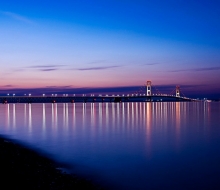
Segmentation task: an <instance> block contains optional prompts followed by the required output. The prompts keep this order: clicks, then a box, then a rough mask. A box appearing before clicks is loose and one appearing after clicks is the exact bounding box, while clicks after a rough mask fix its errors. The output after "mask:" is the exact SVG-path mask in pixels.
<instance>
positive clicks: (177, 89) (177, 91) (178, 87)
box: [176, 86, 180, 97]
mask: <svg viewBox="0 0 220 190" xmlns="http://www.w3.org/2000/svg"><path fill="white" fill-rule="evenodd" d="M176 97H180V86H176Z"/></svg>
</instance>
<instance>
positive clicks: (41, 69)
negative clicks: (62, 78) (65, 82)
mask: <svg viewBox="0 0 220 190" xmlns="http://www.w3.org/2000/svg"><path fill="white" fill-rule="evenodd" d="M56 70H58V69H40V71H56Z"/></svg>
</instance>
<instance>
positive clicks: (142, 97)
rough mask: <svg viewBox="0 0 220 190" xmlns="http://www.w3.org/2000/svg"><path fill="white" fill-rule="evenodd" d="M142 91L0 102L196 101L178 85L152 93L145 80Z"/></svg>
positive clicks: (28, 97) (29, 97) (26, 97)
mask: <svg viewBox="0 0 220 190" xmlns="http://www.w3.org/2000/svg"><path fill="white" fill-rule="evenodd" d="M144 88H145V89H144V91H145V92H144V93H140V92H141V91H139V92H134V93H130V94H105V95H103V94H90V95H88V94H82V95H75V94H73V95H68V94H63V95H57V94H52V95H49V96H48V95H45V94H43V95H42V96H32V95H31V94H28V95H24V96H15V94H13V95H12V96H10V95H9V94H8V95H7V96H0V102H2V103H4V104H6V103H69V102H71V103H75V102H84V103H86V102H175V101H188V102H191V101H198V100H196V99H192V98H187V97H185V96H181V94H180V87H179V86H176V89H175V94H162V93H156V94H153V93H152V85H151V81H147V83H146V85H145V87H144Z"/></svg>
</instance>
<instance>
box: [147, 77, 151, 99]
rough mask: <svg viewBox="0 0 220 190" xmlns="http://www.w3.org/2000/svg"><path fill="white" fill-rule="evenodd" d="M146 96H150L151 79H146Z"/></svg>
mask: <svg viewBox="0 0 220 190" xmlns="http://www.w3.org/2000/svg"><path fill="white" fill-rule="evenodd" d="M147 96H151V81H147Z"/></svg>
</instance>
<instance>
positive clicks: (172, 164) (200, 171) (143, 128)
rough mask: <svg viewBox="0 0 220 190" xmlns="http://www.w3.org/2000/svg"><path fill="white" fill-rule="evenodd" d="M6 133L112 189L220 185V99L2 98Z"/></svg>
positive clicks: (1, 124)
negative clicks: (42, 101) (56, 101)
mask: <svg viewBox="0 0 220 190" xmlns="http://www.w3.org/2000/svg"><path fill="white" fill-rule="evenodd" d="M0 134H2V135H6V136H8V137H10V138H12V139H16V140H19V141H20V142H22V143H25V144H27V145H29V146H32V147H33V148H37V149H39V150H42V151H43V152H46V153H48V154H49V155H51V156H52V157H53V159H55V160H57V161H61V162H64V163H67V164H68V165H69V169H70V170H71V171H73V172H77V173H79V174H83V175H87V176H89V177H90V178H92V179H94V180H96V181H98V182H99V183H101V184H105V185H107V186H109V187H110V189H220V103H192V102H189V103H184V102H182V103H181V102H176V103H175V102H172V103H166V102H163V103H159V102H158V103H156V102H155V103H150V102H149V103H139V102H138V103H103V104H102V103H76V104H66V103H64V104H61V103H60V104H6V105H4V104H1V105H0Z"/></svg>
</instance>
